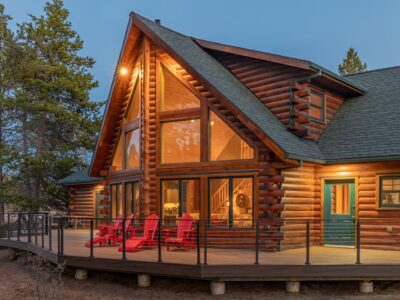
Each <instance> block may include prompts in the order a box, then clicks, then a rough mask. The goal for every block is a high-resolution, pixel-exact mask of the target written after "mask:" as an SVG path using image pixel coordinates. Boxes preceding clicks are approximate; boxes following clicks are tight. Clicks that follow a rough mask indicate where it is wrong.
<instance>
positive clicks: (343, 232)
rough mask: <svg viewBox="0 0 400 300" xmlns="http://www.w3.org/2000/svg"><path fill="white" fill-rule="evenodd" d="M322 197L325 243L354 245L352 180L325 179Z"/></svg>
mask: <svg viewBox="0 0 400 300" xmlns="http://www.w3.org/2000/svg"><path fill="white" fill-rule="evenodd" d="M324 198H325V199H324V202H325V203H324V220H323V224H324V243H325V245H337V246H354V245H355V219H354V198H355V196H354V181H348V180H332V181H325V187H324Z"/></svg>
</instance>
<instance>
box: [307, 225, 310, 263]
mask: <svg viewBox="0 0 400 300" xmlns="http://www.w3.org/2000/svg"><path fill="white" fill-rule="evenodd" d="M309 264H310V221H309V220H307V225H306V265H309Z"/></svg>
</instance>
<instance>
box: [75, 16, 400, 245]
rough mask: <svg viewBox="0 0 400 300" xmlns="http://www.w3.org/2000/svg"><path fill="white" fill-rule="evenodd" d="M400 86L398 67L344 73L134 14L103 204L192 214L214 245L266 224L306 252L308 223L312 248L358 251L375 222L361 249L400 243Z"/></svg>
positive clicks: (271, 235) (116, 83) (102, 138)
mask: <svg viewBox="0 0 400 300" xmlns="http://www.w3.org/2000/svg"><path fill="white" fill-rule="evenodd" d="M398 86H400V67H392V68H386V69H380V70H372V71H367V72H363V73H360V74H354V75H350V76H345V77H341V76H338V75H337V74H335V73H333V72H331V71H329V70H327V69H325V68H323V67H321V66H319V65H317V64H315V63H313V62H311V61H307V60H303V59H297V58H290V57H285V56H281V55H275V54H270V53H265V52H261V51H255V50H250V49H244V48H240V47H235V46H230V45H224V44H219V43H215V42H210V41H206V40H202V39H197V38H193V37H189V36H186V35H183V34H181V33H178V32H176V31H173V30H171V29H169V28H167V27H165V26H163V25H161V23H160V21H159V20H156V21H154V22H153V21H150V20H148V19H146V18H144V17H142V16H140V15H138V14H136V13H131V15H130V19H129V24H128V27H127V30H126V34H125V39H124V42H123V45H122V49H121V53H120V57H119V60H118V64H117V67H116V71H115V76H114V79H113V82H112V86H111V90H110V94H109V98H108V102H107V106H106V110H105V113H104V118H103V122H102V127H101V131H100V134H99V138H98V142H97V146H96V149H95V152H94V155H93V159H92V163H91V166H90V170H89V175H90V176H92V177H96V178H101V180H102V183H103V184H102V186H101V189H100V190H99V193H98V194H99V200H98V201H100V202H101V203H102V205H103V207H102V212H103V213H104V214H105V215H107V216H109V217H110V218H116V217H117V215H118V214H120V213H124V214H125V215H128V214H130V213H134V214H135V216H136V218H144V217H146V216H148V215H150V214H152V213H156V214H158V215H159V216H160V217H161V218H162V219H163V222H164V224H165V225H168V224H175V222H176V220H177V219H178V218H179V217H180V216H182V215H183V214H185V213H188V214H190V215H191V216H192V217H193V218H194V219H198V220H207V221H208V223H209V225H210V230H209V235H210V236H213V235H214V236H219V237H222V238H220V239H215V240H214V246H215V247H217V246H218V243H219V242H220V241H221V240H222V241H223V243H225V244H226V243H228V242H229V240H232V241H233V242H232V243H235V242H234V240H235V239H234V237H241V236H252V235H255V229H254V224H255V222H256V221H257V220H263V221H265V222H267V223H268V225H267V226H263V229H262V230H264V231H265V232H264V236H265V239H264V241H263V245H264V247H266V248H269V249H273V250H283V249H289V248H295V247H303V246H304V244H305V242H306V236H305V227H306V223H305V222H304V220H307V221H309V222H311V224H307V226H309V230H311V232H312V235H311V237H312V241H311V242H312V243H313V244H315V245H334V246H346V247H349V246H354V245H355V243H356V242H357V241H356V239H355V231H356V229H357V228H356V222H354V220H356V219H357V220H369V221H368V224H364V225H363V224H362V225H361V226H362V227H361V229H360V230H361V238H362V240H363V246H364V247H371V248H379V249H400V244H399V242H398V241H397V239H396V238H394V234H395V233H394V232H396V230H397V231H398V230H400V226H399V225H400V224H399V223H398V222H397V223H396V222H395V223H394V225H393V226H392V225H390V226H389V225H388V224H389V223H388V222H390V221H387V222H385V220H393V219H395V218H399V217H400V118H399V117H398V113H400V101H399V100H400V99H399V92H398V90H397V87H398ZM97 183H98V182H96V184H97ZM80 187H82V189H83V190H85V189H87V188H88V186H87V185H79V186H78V185H74V189H73V192H74V193H76V194H79V193H81V192H79V189H80ZM100 197H101V199H100ZM79 201H82V203H83V202H84V201H86V200H84V199H83V198H77V197H76V198H75V199H74V201H73V205H72V207H71V208H72V209H71V214H78V215H79V214H82V213H83V211H82V212H80V211H78V208H80V207H83V206H85V205H83V204H79ZM85 207H86V206H85ZM88 209H89V210H92V207H91V206H90V208H89V206H88ZM382 220H383V222H382ZM230 246H231V247H233V246H235V245H233V244H231V245H230ZM237 246H238V247H241V246H243V243H238V245H237Z"/></svg>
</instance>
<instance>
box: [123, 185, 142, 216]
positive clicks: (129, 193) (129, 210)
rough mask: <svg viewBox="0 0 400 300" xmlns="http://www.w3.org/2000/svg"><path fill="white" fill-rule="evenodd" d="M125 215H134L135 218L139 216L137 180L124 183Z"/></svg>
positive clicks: (139, 205)
mask: <svg viewBox="0 0 400 300" xmlns="http://www.w3.org/2000/svg"><path fill="white" fill-rule="evenodd" d="M124 198H125V216H126V217H127V216H129V215H130V214H134V215H135V219H140V218H141V201H140V185H139V182H127V183H125V197H124Z"/></svg>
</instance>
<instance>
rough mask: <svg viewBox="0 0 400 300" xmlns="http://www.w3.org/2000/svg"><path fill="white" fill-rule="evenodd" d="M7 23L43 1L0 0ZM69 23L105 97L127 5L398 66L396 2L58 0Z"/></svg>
mask: <svg viewBox="0 0 400 300" xmlns="http://www.w3.org/2000/svg"><path fill="white" fill-rule="evenodd" d="M0 2H1V3H3V4H4V5H5V7H6V13H8V14H10V15H12V16H13V17H14V20H13V22H12V29H15V23H19V22H23V21H27V20H29V18H28V16H27V14H28V13H31V14H34V15H40V14H42V12H43V5H44V2H45V1H44V0H0ZM65 5H66V7H67V8H68V9H69V11H70V20H71V22H72V24H73V28H74V29H75V30H76V31H77V32H78V33H79V34H80V36H81V37H82V39H83V40H84V42H85V48H84V50H83V52H82V53H83V54H84V55H90V56H92V57H94V59H95V60H96V65H95V67H94V70H93V73H94V75H95V78H96V79H97V80H98V81H99V84H100V86H99V88H97V89H96V90H93V91H92V93H91V98H92V100H105V99H106V98H107V96H108V92H109V88H110V85H111V78H112V75H113V72H114V69H115V65H116V63H117V59H118V55H119V52H120V49H121V44H122V40H123V36H124V33H125V29H126V25H127V23H128V16H129V12H130V11H135V12H137V13H139V14H141V15H143V16H145V17H147V18H149V19H152V20H154V19H156V18H158V19H161V22H162V24H163V25H165V26H167V27H170V28H172V29H174V30H176V31H180V32H182V33H185V34H187V35H191V36H195V37H199V38H203V39H208V40H212V41H218V42H221V43H227V44H232V45H237V46H241V47H245V48H251V49H256V50H261V51H266V52H271V53H276V54H281V55H287V56H293V57H297V58H303V59H307V60H311V61H313V62H315V63H318V64H320V65H322V66H324V67H326V68H328V69H330V70H332V71H335V72H337V65H338V64H339V63H340V62H341V61H342V59H343V57H344V56H345V54H346V51H347V49H348V48H349V47H354V48H355V49H356V50H357V51H358V53H359V56H360V57H361V59H362V60H363V61H364V62H366V63H367V64H368V69H376V68H382V67H388V66H394V65H400V1H396V0H392V1H390V0H385V1H378V0H375V1H373V0H369V1H367V0H351V1H350V0H335V1H333V0H332V1H322V0H319V1H318V0H303V1H300V0H280V1H261V0H247V1H243V0H242V1H239V0H229V1H228V0H225V1H222V0H202V1H191V0H168V1H167V0H158V1H157V0H141V1H140V0H114V1H111V0H65Z"/></svg>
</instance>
